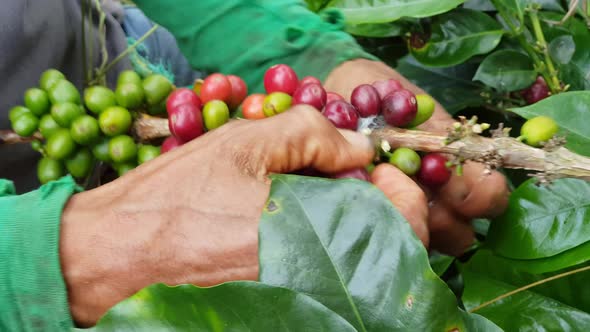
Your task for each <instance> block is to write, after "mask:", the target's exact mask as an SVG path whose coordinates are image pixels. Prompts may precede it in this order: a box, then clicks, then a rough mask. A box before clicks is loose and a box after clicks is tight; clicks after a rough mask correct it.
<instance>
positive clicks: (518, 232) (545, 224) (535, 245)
mask: <svg viewBox="0 0 590 332" xmlns="http://www.w3.org/2000/svg"><path fill="white" fill-rule="evenodd" d="M589 228H590V182H587V181H584V180H577V179H559V180H555V181H554V182H553V183H552V184H550V185H543V186H537V185H536V183H535V180H534V179H531V180H529V181H527V182H525V183H524V184H523V185H521V186H520V187H518V188H517V189H516V190H515V191H514V192H513V193H512V194H511V195H510V201H509V204H508V209H507V210H506V212H505V213H504V214H503V215H502V216H501V217H499V218H497V219H496V220H494V222H492V225H491V226H490V230H489V233H488V238H487V244H488V245H489V246H490V247H491V248H492V249H493V250H494V252H495V253H497V254H499V255H501V256H504V257H508V258H515V259H535V258H544V257H551V256H554V255H557V254H559V253H562V252H564V251H566V250H568V249H572V248H575V247H576V246H579V245H581V244H584V243H586V242H588V241H590V232H588V229H589Z"/></svg>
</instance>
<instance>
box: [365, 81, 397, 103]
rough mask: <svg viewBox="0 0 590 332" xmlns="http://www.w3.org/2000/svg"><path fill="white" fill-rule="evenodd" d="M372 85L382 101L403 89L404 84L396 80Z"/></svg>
mask: <svg viewBox="0 0 590 332" xmlns="http://www.w3.org/2000/svg"><path fill="white" fill-rule="evenodd" d="M372 85H373V87H374V88H375V89H376V90H377V92H378V93H379V97H381V99H383V98H385V96H387V95H388V94H390V93H392V92H394V91H397V90H401V89H403V87H402V84H401V83H400V82H399V81H396V80H394V79H389V80H385V81H377V82H373V84H372Z"/></svg>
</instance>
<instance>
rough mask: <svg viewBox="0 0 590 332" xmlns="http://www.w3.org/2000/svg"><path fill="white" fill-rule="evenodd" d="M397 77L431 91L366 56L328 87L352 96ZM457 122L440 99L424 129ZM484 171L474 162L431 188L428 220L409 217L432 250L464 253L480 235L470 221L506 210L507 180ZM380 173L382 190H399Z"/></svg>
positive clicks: (343, 67)
mask: <svg viewBox="0 0 590 332" xmlns="http://www.w3.org/2000/svg"><path fill="white" fill-rule="evenodd" d="M391 78H393V79H396V80H398V81H400V83H402V85H403V86H404V87H405V88H406V89H408V90H410V91H412V92H414V93H416V94H418V93H425V92H424V91H423V90H421V89H420V88H418V87H416V86H415V85H414V84H412V83H411V82H410V81H408V80H407V79H406V78H404V77H403V76H401V75H400V74H399V73H397V72H396V71H395V70H393V69H391V68H390V67H388V66H387V65H385V64H383V63H381V62H375V61H369V60H364V59H358V60H353V61H349V62H345V63H343V64H342V65H340V66H339V67H337V68H336V69H334V70H333V71H332V72H331V73H330V75H329V76H328V78H327V79H326V82H325V84H324V85H325V87H326V90H327V91H333V92H337V93H339V94H341V95H342V96H344V97H345V98H347V99H349V97H350V95H351V92H352V90H353V89H354V88H355V87H356V86H358V85H360V84H370V83H373V82H375V81H379V80H386V79H391ZM453 122H454V120H453V119H452V118H451V116H449V114H448V113H447V112H446V111H445V110H444V108H443V107H442V106H441V105H440V104H439V103H437V104H436V108H435V112H434V114H433V116H432V117H431V118H430V120H428V121H426V122H425V123H424V124H422V125H421V126H419V129H422V130H427V131H432V132H441V133H445V132H446V129H447V128H448V127H449V126H451V125H452V123H453ZM384 167H385V166H384ZM388 168H389V167H388ZM484 171H485V167H484V165H482V164H479V163H473V162H468V163H466V164H465V166H464V168H463V175H462V176H457V175H453V176H452V177H451V180H450V181H449V182H448V183H447V184H446V185H445V186H443V187H442V188H440V189H438V190H436V191H429V190H425V194H426V196H427V197H428V204H429V207H430V209H429V211H428V216H427V218H410V219H409V221H410V223H411V224H412V227H413V229H414V231H415V232H416V233H417V234H418V236H420V238H422V239H423V240H424V239H425V235H422V232H424V230H425V229H427V230H428V232H427V233H428V234H429V241H430V248H432V249H436V250H439V251H441V252H444V253H448V254H451V255H460V254H462V253H463V252H464V251H465V250H466V249H467V248H468V247H469V246H471V244H473V241H474V239H475V235H474V232H473V229H472V227H471V225H470V220H471V219H472V218H478V217H493V216H497V215H498V214H500V213H502V212H503V211H504V210H505V208H506V206H507V204H508V194H509V192H508V187H507V185H506V180H505V178H504V177H503V176H502V175H501V174H500V173H498V172H492V173H491V174H490V175H486V174H485V173H484ZM380 172H382V171H381V170H380ZM387 172H393V171H387ZM377 174H378V175H379V178H380V181H379V182H378V183H380V184H381V185H380V188H381V189H382V190H383V191H384V192H386V193H387V192H389V191H392V192H395V190H396V189H395V188H396V186H395V185H394V183H393V181H392V180H389V182H391V183H390V184H391V185H387V183H388V181H387V180H386V178H387V176H383V177H381V174H382V173H377ZM405 203H406V202H405V201H400V200H398V202H397V204H398V205H400V204H405ZM408 204H409V202H408ZM398 208H399V207H398ZM420 220H427V223H425V224H417V223H418V222H419V221H420Z"/></svg>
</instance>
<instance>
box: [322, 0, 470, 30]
mask: <svg viewBox="0 0 590 332" xmlns="http://www.w3.org/2000/svg"><path fill="white" fill-rule="evenodd" d="M464 1H465V0H419V1H416V0H333V1H331V2H330V3H329V4H328V6H329V7H336V8H339V9H340V10H341V11H342V13H344V16H345V17H346V21H347V22H348V23H351V24H360V23H386V22H392V21H395V20H398V19H400V18H402V17H429V16H433V15H437V14H440V13H444V12H447V11H449V10H451V9H453V8H455V7H457V6H458V5H460V4H462V3H463V2H464Z"/></svg>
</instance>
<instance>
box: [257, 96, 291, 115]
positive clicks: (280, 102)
mask: <svg viewBox="0 0 590 332" xmlns="http://www.w3.org/2000/svg"><path fill="white" fill-rule="evenodd" d="M291 103H292V98H291V96H289V95H288V94H286V93H284V92H273V93H271V94H269V95H268V96H266V97H265V98H264V103H263V104H262V110H263V112H264V115H266V116H267V117H271V116H273V115H277V114H279V113H283V112H284V111H286V110H288V109H289V107H291Z"/></svg>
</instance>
